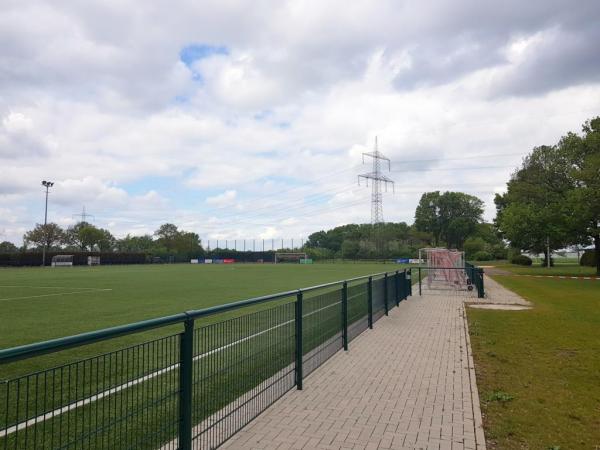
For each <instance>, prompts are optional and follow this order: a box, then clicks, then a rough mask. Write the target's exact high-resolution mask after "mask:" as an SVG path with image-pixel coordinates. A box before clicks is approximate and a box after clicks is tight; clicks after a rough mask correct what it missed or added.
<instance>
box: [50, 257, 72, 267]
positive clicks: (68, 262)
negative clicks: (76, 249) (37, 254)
mask: <svg viewBox="0 0 600 450" xmlns="http://www.w3.org/2000/svg"><path fill="white" fill-rule="evenodd" d="M72 265H73V255H55V256H53V257H52V267H68V266H72Z"/></svg>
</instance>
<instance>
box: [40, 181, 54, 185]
mask: <svg viewBox="0 0 600 450" xmlns="http://www.w3.org/2000/svg"><path fill="white" fill-rule="evenodd" d="M42 186H46V187H52V186H54V183H53V182H52V181H46V180H44V181H42Z"/></svg>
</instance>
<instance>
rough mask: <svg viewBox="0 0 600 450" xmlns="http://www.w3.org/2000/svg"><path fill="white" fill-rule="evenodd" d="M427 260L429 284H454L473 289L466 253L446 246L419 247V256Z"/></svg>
mask: <svg viewBox="0 0 600 450" xmlns="http://www.w3.org/2000/svg"><path fill="white" fill-rule="evenodd" d="M423 256H424V259H425V262H426V267H425V269H426V273H427V286H428V287H429V288H430V289H431V288H432V286H438V287H441V286H452V287H454V288H456V289H462V288H466V289H467V290H471V289H473V288H472V287H471V286H470V284H471V283H470V280H469V279H468V277H467V273H466V268H465V253H464V252H461V251H458V250H448V249H446V248H422V249H419V258H422V257H423Z"/></svg>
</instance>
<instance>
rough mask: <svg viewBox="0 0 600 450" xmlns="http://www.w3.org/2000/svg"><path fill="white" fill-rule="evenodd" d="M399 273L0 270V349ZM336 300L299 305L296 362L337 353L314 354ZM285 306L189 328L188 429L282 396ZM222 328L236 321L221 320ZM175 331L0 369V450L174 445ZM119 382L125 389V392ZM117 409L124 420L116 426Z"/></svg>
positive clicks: (352, 309) (317, 297)
mask: <svg viewBox="0 0 600 450" xmlns="http://www.w3.org/2000/svg"><path fill="white" fill-rule="evenodd" d="M402 268H403V267H401V266H399V265H389V264H388V265H383V264H317V265H312V266H310V265H309V266H301V265H284V264H281V265H276V266H275V265H258V264H256V265H249V264H248V265H164V266H115V267H93V268H87V267H75V268H60V269H51V268H46V269H42V268H35V269H6V270H2V271H0V303H2V304H3V306H4V308H3V311H4V314H2V315H1V316H0V328H1V329H2V333H1V335H0V342H1V347H2V348H7V347H11V346H15V345H21V344H26V343H30V342H36V341H40V340H46V339H50V338H55V337H62V336H67V335H72V334H76V333H81V332H86V331H92V330H97V329H101V328H105V327H110V326H115V325H122V324H127V323H131V322H135V321H140V320H144V319H149V318H155V317H160V316H165V315H170V314H174V313H178V312H182V311H185V310H191V309H201V308H205V307H209V306H214V305H219V304H223V303H228V302H232V301H236V300H242V299H247V298H250V297H254V296H259V295H265V294H271V293H276V292H281V291H289V290H294V289H297V288H302V287H308V286H313V285H317V284H323V283H327V282H332V281H339V280H342V279H348V278H353V277H357V276H361V275H368V274H373V273H381V272H383V271H388V272H391V271H393V270H398V269H402ZM365 286H366V285H365V283H364V282H360V283H351V284H350V285H349V287H348V300H349V304H348V307H349V322H352V323H354V320H359V318H361V317H366V308H367V305H366V298H367V297H366V290H365ZM378 286H381V284H378ZM374 289H375V287H374ZM378 289H382V288H381V287H379V288H378ZM378 292H379V291H378ZM339 295H340V286H339V285H338V286H336V287H328V288H322V289H319V290H317V291H311V293H310V294H309V295H307V296H305V309H304V314H305V316H304V317H305V321H304V324H305V325H304V326H305V329H304V333H303V334H304V342H303V349H304V351H303V354H304V355H305V357H307V356H308V355H309V354H310V352H311V351H312V350H313V349H315V348H317V347H318V346H319V345H321V349H322V350H327V349H329V348H332V349H333V350H335V349H337V346H338V345H339V342H338V343H336V344H335V345H334V346H333V347H329V345H331V344H327V345H328V346H327V347H322V345H324V343H326V342H330V339H333V338H334V336H335V335H336V333H340V327H341V322H340V318H341V316H340V313H341V309H340V308H341V306H340V305H339ZM378 298H379V297H378ZM294 299H295V295H292V296H290V297H287V298H285V299H282V300H277V301H274V302H269V303H265V304H261V305H257V306H254V307H247V308H244V309H241V310H237V311H233V312H230V313H226V314H219V315H215V316H211V317H207V318H204V319H198V320H196V332H195V334H194V336H195V338H194V339H195V344H194V347H195V352H196V353H195V354H197V355H198V356H196V357H195V358H194V364H193V372H194V380H196V384H194V386H195V387H194V394H193V396H194V399H196V400H195V401H193V402H192V404H193V405H194V408H195V409H194V411H193V421H194V423H200V422H201V421H202V420H204V419H206V418H208V417H210V416H211V414H216V413H217V412H219V411H220V410H221V409H222V408H223V407H225V405H230V406H231V405H233V403H232V402H234V401H237V403H239V401H238V400H236V399H237V398H238V397H239V396H240V395H245V396H246V397H247V396H248V395H251V394H252V393H253V392H255V393H256V392H257V389H258V387H259V386H262V384H261V383H265V382H266V380H269V379H270V377H272V376H273V377H274V376H275V375H276V374H277V377H282V378H281V383H287V384H284V385H280V384H276V385H275V387H274V388H272V389H276V388H277V389H280V388H283V387H282V386H287V388H289V379H290V378H289V377H290V376H293V374H291V375H290V373H289V370H290V369H289V368H290V367H291V366H290V365H291V364H292V362H293V360H294V339H293V335H294V324H293V318H294V307H293V305H289V304H285V303H288V302H290V301H293V300H294ZM244 314H245V315H246V316H244V317H241V316H242V315H244ZM313 314H318V315H313ZM234 316H239V318H238V319H232V317H234ZM225 319H232V320H227V321H224V320H225ZM364 320H366V319H364ZM217 322H220V323H217ZM210 323H213V325H209V324H210ZM203 325H204V327H203ZM206 325H209V326H206ZM363 326H364V323H363ZM182 329H183V327H182V325H181V324H178V325H173V326H169V327H163V328H159V329H154V330H151V331H147V332H144V333H137V334H132V335H128V336H124V337H120V338H116V339H110V340H106V341H102V342H99V343H96V344H92V345H86V346H82V347H77V348H74V349H70V350H65V351H61V352H57V353H53V354H50V355H44V356H39V357H34V358H31V359H28V360H24V361H19V362H16V363H12V364H8V365H3V366H0V403H1V404H2V405H3V406H5V408H4V410H5V412H4V413H3V410H2V408H1V407H0V447H2V444H3V441H4V444H8V448H19V449H20V448H30V447H31V446H32V445H34V446H36V445H38V444H39V445H44V446H47V447H49V448H50V447H54V444H55V439H59V443H60V440H61V439H63V438H64V439H65V442H70V443H71V444H77V443H78V444H82V445H83V443H84V441H80V439H84V440H86V441H89V442H87V444H89V445H90V446H91V447H90V448H92V447H93V448H96V447H97V448H101V447H102V448H104V447H103V446H104V439H105V438H106V439H109V440H110V439H114V438H115V436H116V435H115V433H117V432H118V433H121V431H122V429H123V427H124V428H125V435H126V436H128V439H130V440H131V442H129V441H128V442H129V443H128V444H127V445H125V444H123V445H125V446H126V447H135V448H157V447H159V446H160V445H162V444H163V443H165V442H167V441H168V440H170V439H172V438H173V437H174V436H175V435H176V427H175V428H173V426H174V425H173V423H175V422H173V421H174V420H175V419H176V417H177V412H176V411H177V395H176V389H177V386H178V383H177V370H178V369H177V367H176V366H175V365H174V364H175V363H177V362H178V361H179V359H178V358H179V356H178V352H177V350H176V348H177V346H176V342H177V333H181V331H182ZM238 333H241V334H239V336H238V335H237V334H238ZM240 336H241V337H242V338H240ZM244 336H251V337H252V339H249V338H247V337H246V338H244ZM95 355H103V356H99V357H95ZM319 355H321V353H319V354H318V355H317V356H319ZM88 357H90V359H85V358H88ZM321 357H322V356H319V358H321ZM76 361H77V362H76ZM315 361H318V359H317V360H315ZM54 368H56V369H54ZM38 370H41V371H42V372H39V373H37V372H36V371H38ZM282 373H284V374H285V375H281V374H282ZM25 374H32V375H30V376H28V377H26V378H19V379H20V380H21V381H19V384H17V385H15V381H14V379H15V377H20V376H22V375H25ZM146 378H147V379H146ZM9 379H13V381H11V382H8V384H6V385H4V389H5V391H2V389H3V384H2V380H9ZM132 380H133V381H132ZM285 380H287V381H285ZM130 382H133V383H134V384H132V385H131V386H129V385H128V383H130ZM11 386H12V387H11ZM124 386H125V387H124ZM123 387H124V388H123ZM109 388H113V389H116V390H115V391H114V392H111V391H110V390H109ZM19 389H21V392H20V391H19ZM261 389H262V388H261ZM23 390H24V392H23ZM3 392H4V394H3ZM19 392H20V394H19ZM269 392H270V391H269ZM282 392H283V391H282ZM107 393H108V394H107ZM105 394H107V395H105ZM3 395H4V396H3ZM98 395H100V396H99V397H97V396H98ZM252 395H254V394H252ZM256 395H258V397H257V401H259V402H263V403H264V402H265V401H272V400H268V399H267V397H268V396H269V395H271V394H269V393H268V392H265V393H263V394H260V393H257V394H256ZM265 395H266V396H267V397H265ZM96 397H97V398H96ZM88 401H89V402H88ZM77 402H83V403H81V405H79V403H77ZM86 402H88V403H86ZM123 405H125V407H124V406H123ZM71 407H73V408H72V409H67V410H65V408H71ZM123 408H124V409H123ZM128 409H129V410H131V411H133V412H132V413H131V414H127V413H126V412H127V410H128ZM33 411H37V412H36V413H33ZM44 411H53V412H52V414H54V413H57V415H56V416H50V417H49V419H48V420H46V419H44V420H42V421H41V422H40V423H39V424H38V422H37V419H36V422H35V424H29V425H27V426H25V424H26V423H29V422H28V420H29V419H32V420H33V417H38V419H39V417H41V416H39V414H42V413H43V414H44V418H45V417H46V416H45V414H46V413H45V412H44ZM240 411H241V412H240V413H239V414H242V413H243V411H244V410H243V409H242V410H240ZM239 414H238V421H240V420H241V419H240V417H241V416H239ZM234 422H235V421H234ZM242 422H243V421H242ZM242 422H240V423H242ZM16 424H19V425H18V426H17V425H16ZM234 425H236V424H235V423H234ZM238 425H239V424H238ZM6 426H9V428H7V430H9V434H8V437H7V438H4V436H3V435H2V428H3V427H6ZM227 426H229V425H227ZM10 427H12V428H15V427H16V428H17V429H18V430H20V433H17V432H15V431H14V430H12V431H10V429H11V428H10ZM64 427H66V433H65V432H64V431H65V430H64ZM230 432H231V430H229V431H228V432H227V433H230ZM148 433H150V434H152V433H154V434H155V435H148ZM212 433H213V435H215V433H217V434H218V433H220V432H218V429H217V431H216V432H215V431H213V432H212ZM209 435H210V434H207V436H209ZM86 436H87V437H86ZM98 440H99V442H98ZM130 444H131V445H130ZM159 444H160V445H159ZM59 446H60V445H59ZM86 448H87V447H86Z"/></svg>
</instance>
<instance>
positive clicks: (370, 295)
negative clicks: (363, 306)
mask: <svg viewBox="0 0 600 450" xmlns="http://www.w3.org/2000/svg"><path fill="white" fill-rule="evenodd" d="M367 289H368V291H369V292H368V293H367V304H368V307H369V328H370V329H373V277H369V282H368V283H367Z"/></svg>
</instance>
